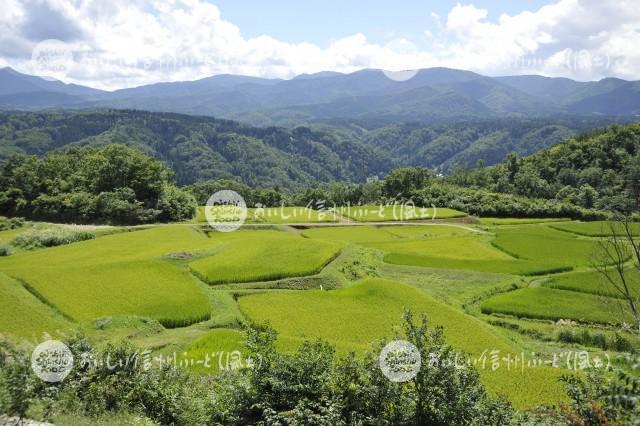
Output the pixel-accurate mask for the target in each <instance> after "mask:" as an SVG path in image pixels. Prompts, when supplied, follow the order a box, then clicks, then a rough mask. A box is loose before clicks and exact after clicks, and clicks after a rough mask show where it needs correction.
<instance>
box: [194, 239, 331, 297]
mask: <svg viewBox="0 0 640 426" xmlns="http://www.w3.org/2000/svg"><path fill="white" fill-rule="evenodd" d="M256 232H260V234H252V235H256V236H257V235H259V238H234V240H232V241H229V242H227V243H225V245H224V247H223V250H222V251H220V252H219V253H215V254H213V255H211V256H207V257H204V258H202V259H198V260H195V261H193V262H190V263H189V267H190V268H191V270H192V271H193V272H195V273H196V274H197V275H198V276H199V277H200V278H201V279H202V280H204V281H206V282H207V283H209V284H223V283H240V282H251V281H267V280H277V279H280V278H288V277H297V276H303V275H313V274H316V273H318V272H320V270H321V269H322V268H323V267H324V266H325V265H326V264H327V263H329V262H330V261H331V260H332V259H334V258H335V257H336V256H337V255H338V254H339V253H340V249H341V245H339V244H336V243H329V242H324V241H314V240H309V239H304V238H301V237H299V236H298V235H295V234H293V233H286V232H279V231H266V230H265V231H256ZM245 234H246V233H245Z"/></svg>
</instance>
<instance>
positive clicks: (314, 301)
mask: <svg viewBox="0 0 640 426" xmlns="http://www.w3.org/2000/svg"><path fill="white" fill-rule="evenodd" d="M365 207H366V206H363V207H361V208H360V209H361V210H365ZM287 209H288V210H284V211H283V213H284V215H279V216H271V217H268V216H266V217H263V218H262V219H256V216H255V215H254V217H253V218H252V219H249V220H248V222H253V223H261V224H265V225H266V224H273V226H264V227H251V226H248V227H245V228H244V229H241V230H238V231H235V232H231V233H220V232H216V231H214V230H211V229H210V228H209V227H208V226H204V225H202V224H194V223H191V224H188V223H185V224H174V225H165V226H155V227H141V228H130V229H127V228H121V229H120V228H119V229H117V230H109V231H108V232H98V233H97V234H98V236H97V238H96V239H94V240H90V241H84V242H78V243H73V244H69V245H66V246H59V247H54V248H47V249H39V250H35V251H20V252H17V253H15V254H13V255H11V256H7V257H2V258H0V334H4V335H9V336H13V337H14V338H23V339H24V338H27V339H31V340H33V341H37V340H39V339H40V338H41V337H42V336H43V333H48V334H50V335H56V334H57V333H67V332H69V331H70V330H73V329H78V328H80V329H82V330H84V331H86V332H87V333H89V335H90V337H92V338H94V339H98V340H99V341H102V340H116V339H119V338H125V339H128V340H131V341H132V342H134V343H135V344H136V345H139V346H140V347H144V348H146V347H151V348H152V349H154V351H158V352H160V353H162V352H171V351H172V350H174V349H175V350H176V351H177V352H178V358H179V360H180V361H182V362H183V364H185V367H186V368H188V369H189V370H191V371H192V372H194V374H211V373H214V372H215V371H218V370H219V369H220V368H221V364H220V362H221V361H220V353H223V355H222V357H223V359H222V367H224V366H228V364H227V360H226V357H227V356H228V357H230V358H231V359H232V360H233V359H242V360H244V361H245V362H246V358H244V357H245V355H246V351H245V347H244V337H243V334H242V333H241V332H240V331H239V329H238V327H239V325H240V324H241V323H243V322H249V321H258V322H262V321H268V322H269V323H270V324H271V325H272V326H273V327H274V328H275V329H276V330H277V331H278V333H279V336H278V341H277V347H278V349H280V350H283V351H288V352H290V351H294V350H296V349H297V348H298V347H299V346H300V344H302V342H303V341H304V339H315V338H322V339H325V340H327V341H329V342H330V343H332V344H334V345H335V346H336V349H337V351H338V353H339V354H346V353H348V352H351V351H355V352H356V353H358V354H362V353H364V352H365V351H367V350H369V349H370V348H371V345H372V343H373V342H375V341H377V340H379V339H380V338H383V337H387V338H389V337H391V336H393V334H394V332H395V331H397V328H395V327H397V326H398V325H399V324H400V323H401V317H402V313H403V311H404V309H405V308H409V309H412V310H413V311H414V312H415V313H416V314H420V313H425V314H427V315H428V317H429V320H430V321H431V322H432V324H433V325H438V326H442V327H443V328H444V333H445V336H446V339H447V341H448V342H449V343H450V344H451V345H453V346H454V347H456V348H458V349H460V350H463V351H465V352H466V353H468V354H469V355H470V356H471V358H472V359H476V360H477V359H478V358H480V359H481V358H482V357H483V356H484V357H485V358H486V357H487V356H488V355H487V353H488V352H487V351H489V352H491V351H497V352H498V353H500V354H502V355H506V354H516V355H517V354H521V353H523V352H524V351H531V350H535V351H542V352H544V353H547V354H548V353H550V351H551V350H553V349H557V347H547V346H546V345H547V343H544V342H542V343H541V342H539V341H532V340H531V337H527V338H526V339H525V338H524V337H522V335H519V334H517V333H513V332H509V331H505V330H507V329H505V327H501V326H496V325H492V324H493V323H495V321H496V320H499V321H502V322H504V321H515V322H526V323H527V324H528V323H529V322H530V323H531V324H533V325H531V326H530V328H535V325H536V324H538V323H536V322H535V321H538V322H539V323H540V324H543V323H542V322H540V321H541V320H547V322H544V327H542V326H541V327H542V328H544V330H545V333H546V334H545V335H547V336H548V335H552V336H553V335H554V333H555V331H554V330H555V325H554V323H553V322H552V321H557V320H559V319H563V320H572V321H577V322H579V323H581V325H580V326H581V327H582V328H588V327H592V326H594V324H595V325H597V326H598V327H604V328H606V327H610V326H611V325H612V323H617V324H616V326H619V322H620V321H630V318H629V316H628V314H624V313H623V314H621V315H614V314H613V312H618V311H620V310H621V309H622V310H624V304H622V303H621V299H620V298H616V295H615V294H614V292H613V291H611V289H610V288H607V286H606V285H604V286H603V285H602V277H601V276H600V275H599V274H598V273H597V272H594V271H593V270H590V265H591V260H592V258H593V257H592V255H593V253H594V248H595V244H596V238H595V237H593V235H597V234H594V233H593V232H592V231H584V229H587V230H588V229H590V228H589V227H592V228H591V229H595V227H596V226H597V225H595V224H593V225H592V224H583V223H577V222H562V221H560V220H558V219H554V220H553V223H548V222H547V220H531V219H526V220H520V219H481V220H480V222H481V226H477V225H472V224H471V225H468V224H462V223H453V222H455V221H452V222H451V223H446V222H445V223H442V222H437V223H432V222H426V223H417V222H413V223H411V224H405V225H402V226H401V225H396V224H388V225H385V224H377V225H367V224H366V222H367V221H381V222H383V221H390V220H393V219H392V218H391V216H389V213H388V212H386V213H383V217H382V219H380V218H379V217H377V213H375V214H373V215H372V214H364V213H363V214H362V215H361V216H360V217H359V218H356V216H357V214H355V215H353V216H354V217H353V218H352V219H355V220H357V221H359V222H360V221H362V222H365V224H351V225H349V224H348V223H345V217H347V216H348V217H351V216H350V215H351V213H349V214H346V212H344V211H341V212H339V213H340V215H339V216H337V217H334V216H333V215H330V216H329V218H327V217H326V216H322V215H320V213H321V212H317V211H314V210H308V209H304V208H298V209H301V210H300V211H299V212H297V213H295V212H294V211H293V210H292V209H295V208H287ZM254 213H255V211H253V210H250V216H251V215H252V214H254ZM281 213H282V212H281ZM432 213H433V212H431V214H432ZM300 214H302V215H303V216H304V215H308V216H306V217H303V216H300ZM287 215H290V217H289V218H286V216H287ZM437 215H438V217H449V218H456V217H459V216H461V215H464V213H460V212H455V211H448V210H446V209H438V212H437ZM440 215H442V216H440ZM277 217H280V218H281V220H280V221H279V219H277ZM299 218H301V220H299ZM200 219H201V218H198V220H200ZM323 221H325V222H327V221H328V222H333V221H340V222H342V223H339V224H337V223H326V224H323V223H322V222H323ZM287 223H305V224H307V225H308V226H302V227H300V226H298V227H291V226H287ZM314 223H315V224H316V225H312V224H314ZM559 227H566V229H560V228H559ZM576 230H578V231H580V232H576ZM116 231H117V232H116ZM12 235H13V234H12ZM12 235H11V236H10V235H9V234H6V235H5V233H0V241H2V239H3V238H5V239H6V238H12ZM567 271H572V272H567ZM573 271H575V272H573ZM558 272H564V273H558ZM544 274H549V275H548V276H543V277H535V278H534V277H530V276H532V275H544ZM632 274H633V277H634V279H640V275H639V273H637V272H636V271H634V272H632ZM363 277H364V279H362V278H363ZM380 277H384V279H383V278H380ZM321 287H323V290H320V288H321ZM614 310H615V311H614ZM496 315H499V316H500V318H496ZM505 316H511V317H517V318H506V317H505ZM96 320H98V323H100V324H103V323H106V324H109V325H108V326H105V327H103V326H100V327H97V326H96V324H97V323H96ZM534 320H535V321H534ZM499 321H498V322H499ZM160 324H162V325H160ZM163 326H164V327H163ZM607 332H608V333H610V334H611V333H613V331H611V330H609V331H607ZM514 336H515V337H514ZM527 339H529V340H527ZM216 356H217V357H218V358H217V359H215V358H216ZM207 358H208V359H209V361H208V363H206V359H207ZM201 360H202V361H203V362H202V363H200V362H199V361H201ZM485 361H486V362H487V363H488V364H489V365H490V364H491V363H490V362H489V361H487V360H486V359H485ZM205 363H206V364H205ZM477 367H478V368H479V369H480V372H481V377H482V380H483V382H484V383H485V384H486V385H487V387H488V389H489V390H490V391H491V392H493V393H502V394H506V395H507V396H508V397H509V399H510V400H511V401H512V402H513V403H514V404H515V405H516V406H517V407H519V408H522V407H530V406H533V405H538V404H541V403H554V402H556V401H557V400H558V399H561V398H562V395H563V393H562V390H561V385H560V384H559V382H558V377H559V376H560V375H561V374H564V373H566V371H565V370H562V369H553V368H545V367H538V368H525V369H524V370H523V371H520V370H518V371H512V370H507V369H506V368H505V369H498V370H496V371H492V370H491V369H490V368H482V367H481V366H480V365H477Z"/></svg>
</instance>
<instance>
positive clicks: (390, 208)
mask: <svg viewBox="0 0 640 426" xmlns="http://www.w3.org/2000/svg"><path fill="white" fill-rule="evenodd" d="M335 211H336V213H338V214H339V215H340V216H344V217H347V218H349V219H352V220H354V221H357V222H389V221H398V222H402V221H409V220H428V219H452V218H457V217H465V216H467V214H466V213H463V212H460V211H457V210H453V209H446V208H436V209H433V208H422V207H414V206H407V205H402V204H397V205H381V206H376V205H366V206H344V207H337V208H336V209H335Z"/></svg>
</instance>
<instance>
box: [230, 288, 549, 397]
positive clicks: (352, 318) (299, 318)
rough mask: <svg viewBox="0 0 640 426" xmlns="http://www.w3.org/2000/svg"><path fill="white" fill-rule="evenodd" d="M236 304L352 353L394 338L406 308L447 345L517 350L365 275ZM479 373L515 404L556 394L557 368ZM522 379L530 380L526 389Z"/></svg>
mask: <svg viewBox="0 0 640 426" xmlns="http://www.w3.org/2000/svg"><path fill="white" fill-rule="evenodd" d="M239 303H240V308H241V309H242V311H243V312H244V313H245V314H246V315H247V316H248V317H249V318H251V319H253V320H259V321H269V323H270V324H271V325H272V326H273V327H274V328H275V329H276V330H277V331H278V332H279V333H280V335H281V336H284V337H285V338H294V339H296V338H297V339H300V340H302V339H303V338H307V339H315V338H322V339H325V340H327V341H329V342H332V343H336V344H339V347H340V346H341V347H343V348H351V350H355V351H357V352H364V351H366V350H367V349H368V348H369V347H370V344H371V343H372V342H374V341H377V340H378V339H380V337H381V336H387V337H391V336H393V327H394V326H395V325H397V324H399V322H400V319H401V317H402V312H403V310H404V309H405V308H409V309H412V310H413V311H414V312H416V313H421V312H424V313H426V314H427V315H428V317H429V319H430V321H431V322H432V324H433V325H434V326H435V325H439V326H442V327H444V329H445V335H446V338H447V341H448V342H449V343H450V344H452V345H454V346H456V347H458V348H460V349H462V350H464V351H466V352H467V353H470V354H472V355H475V356H476V358H478V357H479V356H480V355H481V354H482V353H483V351H485V350H487V349H488V348H490V349H489V350H496V351H500V352H501V353H502V354H506V353H512V354H514V353H516V352H518V348H516V347H514V346H512V345H511V344H510V343H509V342H508V341H507V340H505V339H502V338H500V337H499V336H497V335H496V334H494V333H493V332H492V331H491V329H489V328H488V327H486V326H485V325H484V324H483V323H482V322H480V321H478V320H477V319H475V318H473V317H469V316H467V315H464V314H463V313H461V312H459V311H457V310H456V309H454V308H452V307H450V306H447V305H445V304H443V303H441V302H438V301H437V300H435V299H433V298H431V297H429V296H428V295H426V294H425V293H423V292H421V291H419V290H417V289H415V288H413V287H410V286H407V285H404V284H400V283H397V282H393V281H387V280H380V279H370V280H367V281H363V282H360V283H358V284H356V285H354V286H352V287H350V288H348V289H344V290H336V291H333V292H326V291H325V292H322V291H315V290H311V291H304V292H297V291H296V292H287V293H265V294H256V295H251V296H245V297H242V298H240V299H239ZM469 330H473V333H469ZM480 371H481V375H482V377H483V380H484V381H485V383H486V384H487V385H488V386H489V388H490V389H491V390H493V391H495V392H498V391H499V392H503V393H509V394H511V395H514V394H517V396H516V398H515V401H514V402H515V403H516V404H518V405H519V406H527V405H529V404H531V403H532V402H533V401H542V400H546V401H551V400H555V399H556V398H557V397H558V395H559V387H558V385H557V384H556V383H555V382H554V381H555V379H556V378H557V377H558V374H559V371H558V370H555V371H554V370H551V369H546V368H541V369H529V370H527V369H525V371H524V373H520V372H518V374H514V373H513V372H511V371H507V370H506V369H504V370H497V371H490V370H488V369H486V370H483V369H481V370H480ZM524 383H529V384H530V385H529V389H528V391H527V392H526V393H525V392H523V390H524V389H523V384H524ZM533 383H535V385H533Z"/></svg>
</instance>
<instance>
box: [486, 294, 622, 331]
mask: <svg viewBox="0 0 640 426" xmlns="http://www.w3.org/2000/svg"><path fill="white" fill-rule="evenodd" d="M606 303H609V305H608V306H607V304H606ZM620 309H624V304H623V303H622V301H620V300H617V299H612V298H609V300H603V299H602V298H601V297H598V296H595V295H592V294H586V293H579V292H574V291H566V290H556V289H552V288H546V287H536V288H525V289H521V290H515V291H512V292H508V293H504V294H500V295H498V296H494V297H492V298H491V299H489V300H487V301H486V302H484V303H483V304H482V312H484V313H486V314H494V313H500V314H507V315H514V316H516V317H524V318H537V319H549V320H560V319H569V320H574V321H578V322H584V323H589V322H593V323H599V324H612V323H614V324H619V323H620V322H621V321H620V317H618V316H614V315H612V311H613V310H616V311H619V310H620ZM622 318H623V319H624V320H625V321H626V322H627V323H631V322H632V317H631V316H630V315H629V314H627V315H624V316H623V317H622Z"/></svg>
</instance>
